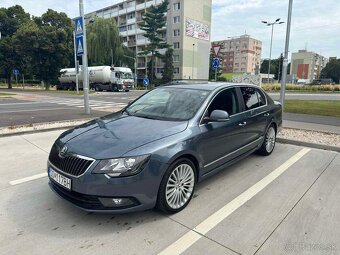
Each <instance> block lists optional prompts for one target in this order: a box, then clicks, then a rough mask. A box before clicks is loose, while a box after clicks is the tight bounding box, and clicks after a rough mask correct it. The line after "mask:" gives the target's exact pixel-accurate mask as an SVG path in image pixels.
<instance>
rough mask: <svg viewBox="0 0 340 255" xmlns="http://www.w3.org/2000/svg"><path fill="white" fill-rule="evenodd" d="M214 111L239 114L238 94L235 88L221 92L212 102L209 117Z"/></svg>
mask: <svg viewBox="0 0 340 255" xmlns="http://www.w3.org/2000/svg"><path fill="white" fill-rule="evenodd" d="M214 110H223V111H227V112H228V113H229V115H233V114H236V113H239V112H240V111H239V104H238V101H237V94H236V90H235V89H234V88H231V89H226V90H223V91H221V92H220V93H219V94H218V95H217V96H216V97H215V98H214V100H213V101H212V103H211V104H210V106H209V108H208V116H210V114H211V113H212V111H214Z"/></svg>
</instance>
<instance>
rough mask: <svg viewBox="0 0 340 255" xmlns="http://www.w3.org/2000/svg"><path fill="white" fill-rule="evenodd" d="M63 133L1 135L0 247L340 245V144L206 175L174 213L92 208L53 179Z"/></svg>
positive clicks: (264, 249) (296, 249)
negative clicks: (70, 198) (53, 152)
mask: <svg viewBox="0 0 340 255" xmlns="http://www.w3.org/2000/svg"><path fill="white" fill-rule="evenodd" d="M60 132H61V131H54V132H46V133H36V134H30V135H22V136H13V137H3V138H0V154H1V155H2V157H0V174H1V179H0V226H1V228H0V247H1V249H0V254H21V255H25V254H28V255H31V254H35V255H39V254H44V255H45V254H74V255H77V254H81V255H86V254H91V255H92V254H124V255H129V254H139V255H143V254H147V255H152V254H198V255H200V254H214V255H219V254H224V255H225V254H227V255H234V254H235V255H236V254H266V255H267V254H331V255H333V254H334V255H336V254H339V250H340V228H339V227H338V226H339V223H340V214H339V210H340V197H339V193H340V171H339V169H340V154H339V153H335V152H329V151H321V150H316V149H307V148H302V147H297V146H291V145H282V144H278V145H277V147H276V148H275V151H274V152H273V154H272V155H271V156H269V157H262V156H259V155H251V156H250V157H249V158H247V159H246V160H242V161H241V162H239V163H237V164H235V165H233V166H231V167H228V168H227V169H225V170H224V171H222V172H220V173H218V174H216V175H214V176H213V177H211V178H209V179H207V180H206V181H204V182H202V183H200V184H199V185H198V187H197V189H196V191H195V195H194V198H193V200H192V201H191V203H190V204H189V206H188V207H187V208H186V209H185V210H183V211H182V212H180V213H177V214H175V215H164V214H162V213H160V212H158V211H155V210H150V211H145V212H140V213H132V214H125V215H114V214H92V213H86V212H83V211H81V210H79V209H77V208H75V207H74V206H72V205H70V204H68V203H67V202H66V201H64V200H62V199H60V198H59V197H57V196H56V195H55V194H54V193H53V192H52V191H51V190H50V189H49V187H48V184H47V183H48V178H47V177H46V169H45V168H46V160H47V157H48V152H49V150H50V148H51V145H52V143H53V141H54V140H55V139H56V137H57V136H58V135H59V134H60Z"/></svg>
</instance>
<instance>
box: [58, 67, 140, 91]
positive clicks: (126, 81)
mask: <svg viewBox="0 0 340 255" xmlns="http://www.w3.org/2000/svg"><path fill="white" fill-rule="evenodd" d="M88 71H89V81H90V89H94V90H96V91H103V90H107V91H126V92H127V91H129V90H130V89H132V88H133V86H134V79H133V74H132V71H131V69H130V68H127V67H114V66H112V67H111V66H92V67H89V68H88ZM58 79H59V82H60V83H59V84H58V85H57V89H58V90H75V89H76V69H75V68H65V69H61V70H60V76H59V78H58ZM78 80H79V89H83V71H82V69H81V66H80V70H79V74H78Z"/></svg>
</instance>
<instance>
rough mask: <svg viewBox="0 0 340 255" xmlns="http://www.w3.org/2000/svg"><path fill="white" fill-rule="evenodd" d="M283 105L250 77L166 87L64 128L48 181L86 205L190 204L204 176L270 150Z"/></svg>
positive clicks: (170, 207) (113, 208) (114, 208)
mask: <svg viewBox="0 0 340 255" xmlns="http://www.w3.org/2000/svg"><path fill="white" fill-rule="evenodd" d="M281 124H282V108H281V105H280V103H277V102H274V101H273V100H272V99H271V98H270V97H269V96H268V95H267V94H266V93H265V92H264V91H263V90H262V89H261V88H259V87H257V86H254V85H245V84H219V83H215V84H195V85H188V84H177V85H169V86H163V87H159V88H157V89H154V90H152V91H150V92H148V93H146V94H144V95H143V96H141V97H140V98H139V99H137V100H135V101H134V102H132V103H131V104H129V105H128V106H127V107H126V108H124V109H123V110H122V111H120V112H117V113H112V114H110V115H108V116H105V117H102V118H100V119H96V120H93V121H90V122H88V123H86V124H83V125H81V126H78V127H76V128H73V129H71V130H68V131H66V132H64V133H63V134H62V135H61V136H60V137H59V138H58V139H57V140H56V141H55V143H54V145H53V147H52V149H51V152H50V155H49V159H48V176H49V180H50V182H49V184H50V187H51V189H52V190H53V191H55V192H56V193H57V194H58V195H59V196H61V197H62V198H64V199H65V200H67V201H69V202H71V203H72V204H74V205H76V206H78V207H80V208H81V209H84V210H87V211H100V212H131V211H139V210H146V209H150V208H154V207H157V208H159V209H161V210H163V211H165V212H168V213H176V212H179V211H181V210H182V209H184V208H185V207H186V206H187V205H188V203H189V202H190V200H191V198H192V196H193V194H194V190H195V187H196V185H197V183H198V182H200V181H202V180H204V179H205V178H207V177H209V176H211V175H212V174H215V173H216V172H218V171H221V170H224V169H225V168H226V167H228V166H229V165H231V164H233V163H235V162H237V161H239V160H241V159H244V158H245V157H247V156H248V155H250V154H252V153H253V152H255V151H257V152H258V153H260V154H262V155H266V156H267V155H270V154H271V153H272V152H273V150H274V147H275V141H276V134H277V133H278V131H279V129H280V127H281Z"/></svg>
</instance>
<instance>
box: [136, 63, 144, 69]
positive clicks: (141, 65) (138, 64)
mask: <svg viewBox="0 0 340 255" xmlns="http://www.w3.org/2000/svg"><path fill="white" fill-rule="evenodd" d="M145 67H146V65H145V62H144V63H137V68H145Z"/></svg>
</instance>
